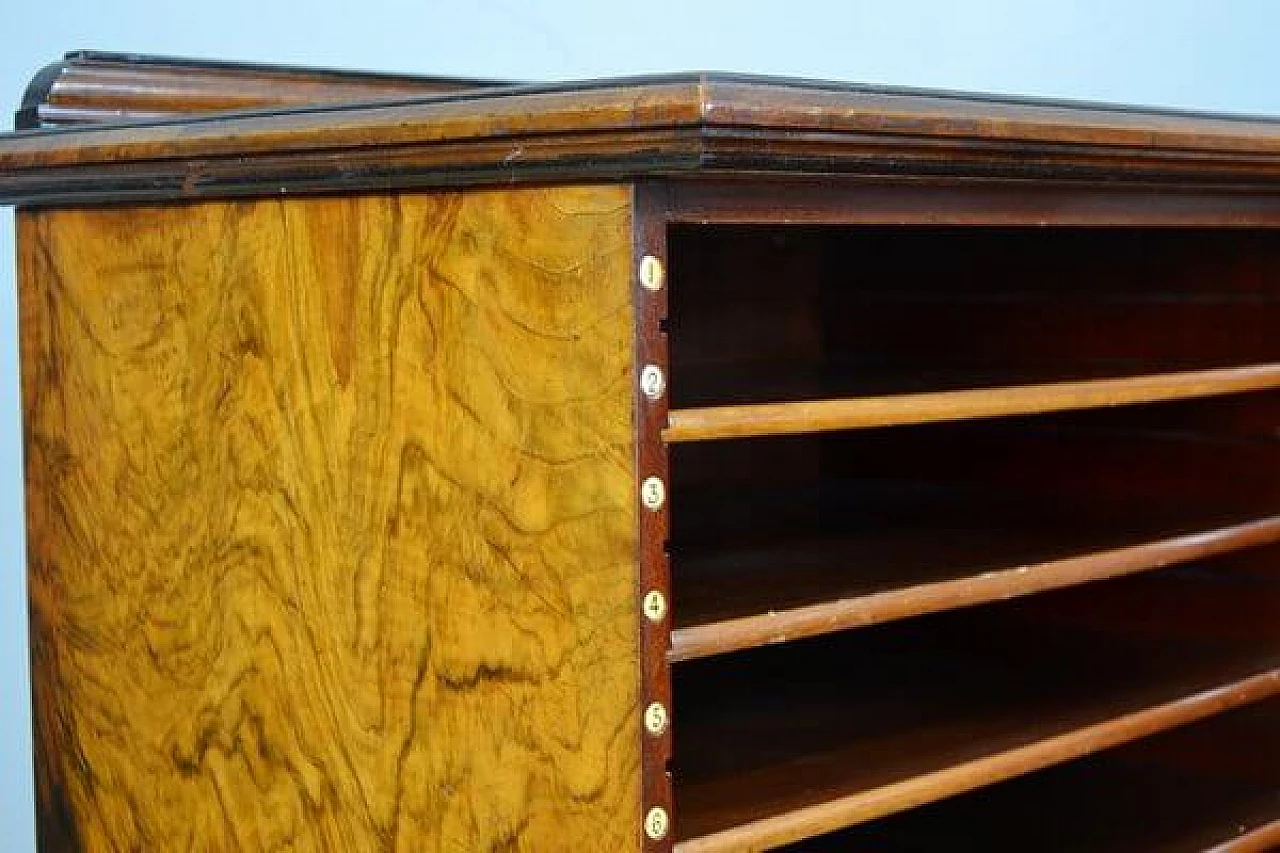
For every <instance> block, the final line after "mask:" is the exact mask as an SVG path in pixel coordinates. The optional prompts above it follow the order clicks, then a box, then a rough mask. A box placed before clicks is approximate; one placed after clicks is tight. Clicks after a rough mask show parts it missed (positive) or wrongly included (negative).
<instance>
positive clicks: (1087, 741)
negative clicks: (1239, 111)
mask: <svg viewBox="0 0 1280 853" xmlns="http://www.w3.org/2000/svg"><path fill="white" fill-rule="evenodd" d="M19 123H20V125H22V126H23V127H24V129H23V130H20V131H18V132H15V133H13V134H11V135H7V136H4V137H3V138H2V139H0V200H2V201H4V202H5V203H9V204H13V205H16V206H17V207H18V214H17V221H18V247H17V248H18V257H19V279H18V288H19V296H20V310H21V353H22V371H23V402H24V411H25V441H26V471H25V476H26V488H27V492H26V494H27V523H28V532H29V537H28V538H29V567H28V587H29V590H30V596H31V644H32V656H33V662H32V672H33V680H34V690H33V707H34V714H35V731H36V755H35V769H36V773H37V780H38V799H39V832H40V838H41V844H42V848H43V849H44V850H50V851H54V850H58V851H61V850H76V851H79V850H84V851H108V850H202V851H223V850H283V849H288V850H298V851H305V850H317V851H319V850H323V851H366V850H367V851H374V850H379V851H393V850H394V851H451V853H456V851H467V853H470V851H562V850H563V851H597V850H598V851H609V853H613V851H658V850H672V849H674V850H676V851H680V853H712V851H739V850H763V849H773V848H780V849H786V850H792V851H818V850H841V851H854V850H866V851H936V850H947V851H992V850H1046V851H1052V850H1063V851H1082V850H1087V851H1127V852H1128V853H1132V852H1133V851H1157V850H1158V851H1171V850H1176V851H1203V850H1217V851H1236V853H1240V851H1262V850H1266V849H1269V848H1272V847H1274V846H1276V845H1280V335H1277V330H1278V329H1280V124H1278V123H1276V122H1274V121H1272V120H1269V119H1262V118H1247V117H1233V116H1218V115H1208V114H1183V113H1174V112H1162V111H1155V110H1144V109H1131V108H1115V107H1109V106H1100V105H1089V104H1072V103H1056V102H1047V101H1034V100H1015V99H1008V98H984V97H975V96H968V95H957V94H950V93H941V92H925V91H909V90H888V89H871V88H864V87H858V86H849V85H842V84H834V83H821V82H811V81H793V80H778V79H767V78H751V77H737V76H727V75H708V74H689V75H674V76H664V77H647V78H636V79H624V80H612V81H596V82H587V83H570V84H555V85H521V84H511V83H500V82H492V81H451V80H442V79H431V78H420V79H419V78H405V77H390V76H380V75H354V74H350V75H348V74H342V73H338V72H319V71H306V70H298V69H285V68H272V67H262V66H241V65H234V64H219V63H198V62H189V61H180V60H161V59H152V58H142V57H123V56H113V55H107V54H88V53H85V54H73V55H70V56H69V57H68V58H67V60H66V61H65V62H63V63H60V64H58V65H56V66H52V67H51V68H49V69H46V70H45V71H43V72H41V73H40V74H39V75H38V76H37V78H36V79H35V81H34V82H33V84H32V88H31V90H30V91H29V92H28V96H27V99H26V101H25V103H24V105H23V109H22V111H21V113H20V114H19Z"/></svg>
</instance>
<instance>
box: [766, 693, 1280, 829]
mask: <svg viewBox="0 0 1280 853" xmlns="http://www.w3.org/2000/svg"><path fill="white" fill-rule="evenodd" d="M1277 712H1280V706H1278V702H1277V700H1274V699H1273V700H1269V701H1266V702H1262V703H1259V704H1258V705H1255V706H1252V707H1248V708H1245V709H1241V710H1237V711H1232V712H1228V713H1226V714H1222V715H1217V716H1214V717H1211V718H1209V719H1207V720H1205V721H1203V722H1199V723H1195V724H1192V725H1190V726H1186V727H1183V728H1181V729H1176V730H1174V731H1172V732H1168V733H1165V734H1162V735H1157V736H1156V737H1153V738H1150V739H1145V740H1141V741H1138V742H1136V743H1133V744H1131V745H1128V746H1125V747H1123V748H1120V749H1117V750H1114V751H1110V752H1104V753H1101V754H1099V755H1096V756H1093V757H1090V758H1087V759H1084V760H1078V761H1074V762H1071V763H1069V764H1066V765H1063V766H1061V767H1058V768H1054V769H1051V770H1047V771H1044V772H1041V773H1037V774H1034V775H1032V776H1028V777H1025V778H1021V779H1017V780H1013V781H1010V782H1006V783H1003V784H999V785H995V786H992V787H990V788H985V789H982V790H979V791H975V792H973V793H971V794H966V795H962V796H959V797H955V798H953V799H950V800H944V801H943V802H941V803H937V804H935V805H931V806H926V807H924V808H920V809H915V810H912V811H909V812H905V813H902V814H899V815H896V816H893V817H891V818H888V819H884V820H880V821H873V822H871V823H869V824H865V825H863V826H860V827H858V828H856V829H853V830H849V831H846V832H842V833H837V834H835V835H832V836H828V837H826V838H822V839H815V840H813V841H810V842H805V843H801V844H797V845H793V846H789V847H785V848H783V849H784V850H785V851H786V853H881V851H893V853H934V851H937V850H942V849H945V850H949V851H956V853H987V851H993V850H998V851H1005V850H1009V851H1012V850H1036V851H1039V852H1040V853H1083V851H1087V853H1156V851H1158V853H1229V852H1230V853H1245V851H1255V853H1260V851H1267V850H1272V849H1274V845H1275V843H1276V840H1277V838H1276V835H1275V832H1276V823H1275V822H1274V817H1275V814H1276V809H1277V807H1278V806H1280V725H1277V719H1278V718H1277Z"/></svg>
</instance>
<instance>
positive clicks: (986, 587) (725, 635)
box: [668, 516, 1280, 663]
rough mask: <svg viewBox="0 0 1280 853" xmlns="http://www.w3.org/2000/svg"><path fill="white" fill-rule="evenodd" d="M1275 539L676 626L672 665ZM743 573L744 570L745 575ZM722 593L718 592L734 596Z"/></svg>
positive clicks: (1245, 532)
mask: <svg viewBox="0 0 1280 853" xmlns="http://www.w3.org/2000/svg"><path fill="white" fill-rule="evenodd" d="M1278 540H1280V516H1270V517H1267V518H1263V519H1259V520H1257V521H1250V522H1244V523H1241V524H1233V525H1229V526H1227V527H1222V528H1217V529H1213V530H1206V531H1203V532H1199V533H1189V534H1186V535H1182V536H1170V537H1168V538H1166V539H1158V540H1155V541H1153V542H1144V543H1142V544H1139V545H1130V546H1128V547H1123V548H1112V549H1109V550H1100V551H1091V552H1088V553H1084V554H1079V555H1077V556H1073V557H1064V558H1062V559H1059V560H1046V561H1044V562H1040V563H1031V564H1028V565H1019V566H1010V567H1007V568H1002V569H995V570H989V571H984V572H982V573H980V574H973V575H968V576H964V577H957V578H947V579H943V580H937V581H932V582H928V581H926V582H924V583H916V584H903V585H902V586H898V587H895V588H890V589H886V590H882V591H878V592H869V593H867V594H865V595H858V596H850V597H835V598H829V599H826V600H823V601H821V602H818V603H815V604H809V605H804V606H800V607H790V608H784V609H770V610H767V611H765V610H764V609H763V608H758V609H757V611H755V612H752V613H750V614H748V615H744V616H737V617H732V618H728V619H719V620H715V621H708V622H704V623H696V624H691V625H688V626H685V627H678V628H676V629H675V630H674V631H672V632H671V650H670V652H669V653H668V657H669V658H670V660H671V662H672V663H678V662H680V661H686V660H695V659H697V658H704V657H711V656H713V655H721V654H727V653H729V652H735V651H742V650H744V649H751V648H756V647H758V646H765V645H773V644H776V643H790V642H795V641H797V640H802V639H805V638H807V637H817V636H821V635H823V634H830V633H834V632H836V631H846V630H849V629H852V628H864V627H867V626H869V625H878V624H882V623H884V622H892V621H894V620H897V619H908V618H911V617H914V616H921V615H924V614H928V613H937V612H939V611H943V610H955V609H958V608H962V607H972V606H975V605H978V604H986V603H989V602H993V601H1005V600H1008V599H1011V598H1016V597H1019V596H1023V595H1033V594H1035V593H1040V592H1047V591H1049V590H1054V589H1061V588H1063V587H1067V586H1073V585H1076V584H1084V583H1091V582H1094V581H1099V580H1105V579H1108V578H1116V577H1122V576H1124V575H1128V574H1135V573H1137V572H1147V571H1153V570H1155V569H1160V568H1163V567H1165V566H1169V565H1174V564H1177V563H1187V562H1191V561H1193V560H1202V559H1206V558H1208V557H1214V556H1217V555H1219V554H1226V553H1230V552H1232V551H1237V550H1241V549H1244V548H1256V547H1259V546H1262V545H1270V544H1273V543H1275V542H1276V541H1278ZM743 576H744V577H749V575H748V574H747V573H746V572H744V573H743ZM733 594H734V591H733V590H726V591H725V592H724V593H722V595H723V596H724V597H731V596H733Z"/></svg>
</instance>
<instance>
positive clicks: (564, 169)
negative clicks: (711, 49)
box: [0, 52, 1280, 205]
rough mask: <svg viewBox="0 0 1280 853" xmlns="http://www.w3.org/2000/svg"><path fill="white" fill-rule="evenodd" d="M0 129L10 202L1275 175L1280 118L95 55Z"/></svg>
mask: <svg viewBox="0 0 1280 853" xmlns="http://www.w3.org/2000/svg"><path fill="white" fill-rule="evenodd" d="M18 118H19V122H18V123H19V125H20V126H26V127H27V129H24V130H19V131H17V132H15V133H12V134H7V135H0V202H3V203H11V204H24V205H33V204H39V205H47V204H79V203H100V202H117V203H118V202H121V201H131V200H136V201H152V200H166V199H183V198H200V197H229V196H245V195H268V194H269V195H279V194H281V193H291V192H335V191H338V192H341V191H362V190H363V191H367V190H385V189H400V188H415V187H417V188H421V187H449V186H470V185H510V184H515V183H522V182H539V183H545V182H549V181H554V182H563V181H584V180H590V181H598V180H633V179H637V178H643V177H647V176H667V177H671V176H696V175H700V174H703V175H705V174H712V175H717V176H735V177H748V178H763V177H768V176H806V177H820V178H824V179H830V178H836V177H838V178H841V179H844V178H850V179H858V178H866V177H868V176H870V177H876V178H883V177H892V178H907V179H923V180H937V179H947V180H956V179H962V180H968V179H984V180H989V179H998V180H1036V181H1045V180H1054V181H1057V180H1061V181H1069V182H1073V183H1080V182H1093V183H1098V182H1105V183H1108V184H1114V183H1115V182H1117V181H1122V182H1128V183H1140V184H1142V183H1145V184H1152V185H1160V184H1170V183H1176V184H1178V185H1179V186H1184V187H1185V186H1187V185H1205V186H1213V187H1217V188H1222V187H1230V188H1238V189H1240V190H1254V191H1256V190H1263V191H1274V190H1277V189H1280V120H1277V119H1273V118H1267V117H1257V116H1238V115H1224V114H1215V113H1197V112H1186V111H1175V110H1158V109H1149V108H1138V107H1123V106H1114V105H1106V104H1092V103H1083V102H1069V101H1053V100H1042V99H1030V98H1013V97H1004V96H986V95H970V94H960V93H953V92H942V91H928V90H919V89H901V88H886V87H873V86H864V85H858V84H850V83H837V82H825V81H816V80H794V79H786V78H775V77H761V76H750V75H741V74H725V73H712V72H692V73H684V74H665V75H655V76H645V77H628V78H617V79H607V80H590V81H579V82H562V83H535V84H528V83H525V84H516V83H503V82H498V81H489V80H473V79H459V78H445V77H412V76H407V75H379V74H354V73H347V72H337V71H329V70H307V69H297V68H288V67H283V66H263V65H249V64H238V63H226V62H201V61H194V60H176V59H162V58H154V57H135V56H125V55H117V54H101V53H89V52H81V53H74V54H68V56H67V57H66V58H65V59H64V60H63V61H62V62H60V63H56V64H55V65H53V66H50V67H48V68H46V69H43V70H42V71H41V72H40V73H39V74H37V75H36V77H35V78H34V79H33V81H32V84H31V86H30V87H29V89H28V93H27V97H26V98H25V99H24V102H23V106H22V108H21V110H20V111H19V117H18Z"/></svg>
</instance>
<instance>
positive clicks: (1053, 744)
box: [675, 669, 1280, 853]
mask: <svg viewBox="0 0 1280 853" xmlns="http://www.w3.org/2000/svg"><path fill="white" fill-rule="evenodd" d="M1278 694H1280V669H1270V670H1267V671H1265V672H1261V673H1259V674H1256V675H1253V676H1250V677H1247V678H1242V679H1239V680H1235V681H1231V682H1228V683H1226V684H1223V685H1221V686H1218V687H1215V688H1211V689H1208V690H1203V691H1200V692H1197V693H1194V694H1191V695H1188V696H1185V697H1183V698H1180V699H1176V700H1174V701H1171V702H1167V703H1164V704H1160V705H1155V706H1152V707H1149V708H1145V709H1143V710H1140V711H1136V712H1133V713H1129V714H1125V715H1123V716H1119V717H1114V718H1111V719H1108V720H1105V721H1102V722H1099V723H1095V724H1093V725H1089V726H1084V727H1082V728H1078V729H1074V730H1071V731H1068V732H1065V733H1063V734H1060V735H1057V736H1054V737H1048V738H1045V739H1043V740H1039V741H1036V742H1034V743H1030V744H1027V745H1025V746H1022V747H1018V748H1015V749H1010V750H1006V751H1004V752H999V753H996V754H993V755H988V756H985V757H982V758H979V759H977V760H973V761H966V762H962V763H959V764H954V765H952V766H949V767H945V768H943V769H940V770H937V771H934V772H931V773H925V774H922V775H919V776H914V777H911V778H908V779H904V780H902V781H900V782H896V783H892V784H889V785H884V786H882V787H879V788H874V789H872V790H868V791H859V792H857V793H854V794H851V795H849V796H845V797H839V798H837V799H833V800H830V801H827V802H821V803H815V804H813V805H811V806H807V807H803V808H798V809H794V810H792V811H788V812H785V813H782V814H778V815H774V816H771V817H767V818H763V819H760V820H755V821H752V822H749V823H745V824H742V825H739V826H734V827H731V828H729V829H725V830H723V831H720V832H715V833H712V834H709V835H704V836H701V837H696V838H691V839H688V840H685V841H682V842H680V843H679V844H677V845H676V847H675V849H676V851H677V853H736V851H741V850H767V849H771V848H774V847H779V846H781V845H783V844H789V843H792V842H795V841H800V840H802V839H805V838H811V837H813V836H816V835H819V834H822V833H825V832H830V831H832V830H836V829H840V828H843V827H846V826H852V825H854V824H856V823H861V822H864V821H868V820H874V819H875V818H878V817H883V816H885V815H889V814H893V813H895V812H899V811H903V810H905V809H909V808H913V807H915V806H919V805H923V804H925V803H929V802H936V801H937V800H941V799H943V798H945V797H949V796H953V795H955V794H960V793H963V792H965V791H969V790H973V789H975V788H979V787H982V786H984V785H991V784H994V783H996V782H1000V781H1003V780H1005V779H1011V778H1013V777H1015V776H1020V775H1022V774H1025V773H1030V772H1032V771H1035V770H1039V769H1041V768H1044V767H1049V766H1052V765H1055V764H1059V763H1062V762H1064V761H1070V760H1072V759H1074V758H1079V757H1081V756H1084V755H1088V754H1090V753H1093V752H1097V751H1100V750H1103V749H1108V748H1111V747H1114V746H1119V745H1120V744H1123V743H1128V742H1130V741H1135V740H1138V739H1139V738H1143V737H1148V736H1150V735H1153V734H1156V733H1157V732H1161V731H1166V730H1169V729H1172V728H1175V727H1177V726H1182V725H1186V724H1188V723H1192V722H1195V721H1196V720H1200V719H1204V718H1207V717H1210V716H1213V715H1214V714H1219V713H1222V712H1224V711H1227V710H1229V709H1232V708H1238V707H1242V706H1244V705H1247V704H1250V703H1252V702H1257V701H1261V700H1262V699H1265V698H1268V697H1270V696H1275V695H1278ZM1227 849H1238V848H1227ZM1246 849H1248V848H1246Z"/></svg>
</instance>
